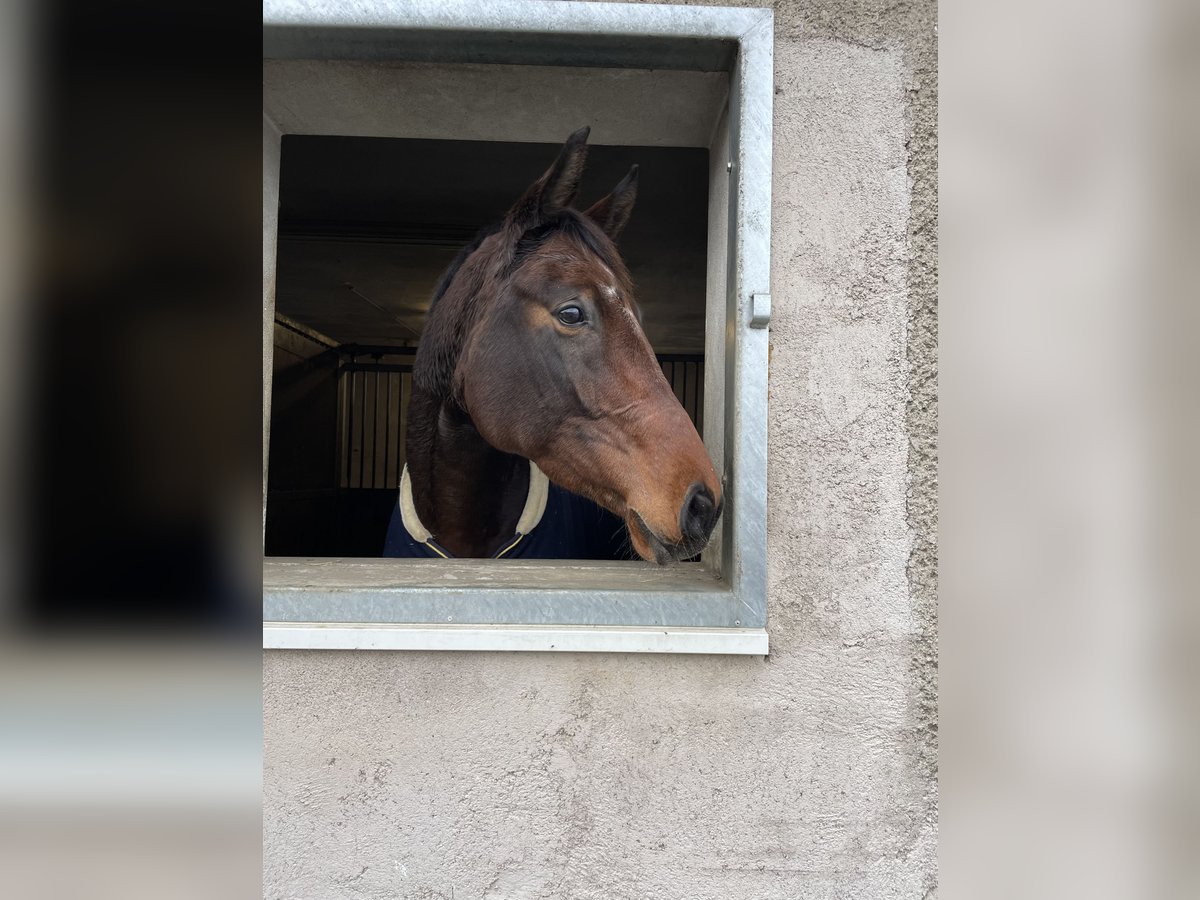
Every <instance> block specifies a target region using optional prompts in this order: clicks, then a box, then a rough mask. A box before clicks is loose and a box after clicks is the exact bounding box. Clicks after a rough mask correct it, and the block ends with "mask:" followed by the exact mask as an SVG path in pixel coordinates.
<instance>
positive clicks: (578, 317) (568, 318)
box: [558, 306, 583, 325]
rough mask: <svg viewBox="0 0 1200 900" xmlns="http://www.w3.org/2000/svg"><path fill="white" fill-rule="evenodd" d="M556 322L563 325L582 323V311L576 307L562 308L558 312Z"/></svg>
mask: <svg viewBox="0 0 1200 900" xmlns="http://www.w3.org/2000/svg"><path fill="white" fill-rule="evenodd" d="M558 321H560V322H562V323H563V324H564V325H579V324H580V323H582V322H583V310H582V309H580V308H579V307H578V306H564V307H563V308H562V309H560V310H559V311H558Z"/></svg>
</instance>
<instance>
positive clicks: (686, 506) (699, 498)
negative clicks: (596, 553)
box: [629, 482, 725, 566]
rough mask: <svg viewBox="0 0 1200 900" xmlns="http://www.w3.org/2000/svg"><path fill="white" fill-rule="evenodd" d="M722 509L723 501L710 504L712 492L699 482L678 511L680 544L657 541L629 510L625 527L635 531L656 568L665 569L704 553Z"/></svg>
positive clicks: (659, 539)
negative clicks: (701, 552)
mask: <svg viewBox="0 0 1200 900" xmlns="http://www.w3.org/2000/svg"><path fill="white" fill-rule="evenodd" d="M724 505H725V502H724V499H723V498H722V500H720V501H718V502H714V501H713V495H712V492H711V491H710V490H709V489H708V488H707V487H705V486H704V485H703V484H701V483H700V482H696V483H695V484H693V485H692V486H691V487H690V488H688V492H687V495H686V496H685V498H684V501H683V505H682V507H681V508H680V510H679V533H680V535H681V540H679V541H678V542H672V541H667V540H664V539H663V538H661V537H659V535H658V534H656V533H655V531H654V529H652V528H651V527H650V526H649V525H648V524H647V523H646V520H645V519H644V518H642V515H641V514H640V513H638V512H637V511H636V510H631V512H632V513H633V516H632V521H630V523H629V527H630V528H636V529H637V530H638V532H639V535H638V536H639V537H640V538H642V540H643V542H644V543H646V544H647V545H649V547H650V550H651V551H652V552H653V554H654V561H655V562H657V563H658V564H659V565H660V566H661V565H666V564H667V563H669V562H673V561H675V560H680V559H690V558H691V557H693V556H695V555H696V554H698V553H699V552H700V551H701V550H703V549H704V547H705V546H706V545H707V544H708V539H709V536H710V535H711V534H712V532H713V528H714V527H716V524H717V520H718V519H719V518H720V517H721V509H722V508H723V507H724Z"/></svg>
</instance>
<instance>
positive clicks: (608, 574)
mask: <svg viewBox="0 0 1200 900" xmlns="http://www.w3.org/2000/svg"><path fill="white" fill-rule="evenodd" d="M772 45H773V14H772V12H771V11H770V10H765V9H732V8H717V7H685V6H645V5H625V4H606V3H576V2H541V0H519V2H514V0H499V2H488V3H477V2H469V3H466V2H464V3H450V2H445V0H441V2H439V0H408V2H404V0H383V2H372V3H370V4H350V3H345V2H344V0H341V2H339V0H266V2H265V3H264V6H263V56H264V61H265V60H365V61H400V60H402V61H410V62H411V61H416V62H423V63H455V64H469V65H477V64H494V65H517V66H584V67H595V68H598V69H654V70H664V69H665V70H680V71H681V72H682V71H701V72H725V73H728V106H727V108H726V110H725V115H724V117H723V120H722V123H721V125H720V127H719V128H718V129H717V130H716V133H715V134H714V136H713V138H712V143H711V145H710V157H711V159H712V166H713V170H714V173H715V174H714V176H713V178H712V181H711V182H710V215H709V227H710V239H709V248H710V257H711V259H710V266H709V290H708V301H707V321H706V345H705V359H706V366H705V369H706V376H705V411H704V420H705V428H704V431H705V433H704V439H705V443H706V444H707V446H708V448H709V450H710V452H711V453H712V454H713V457H714V461H715V462H716V465H717V469H718V471H720V472H721V473H722V475H723V478H724V483H725V491H726V506H725V510H726V511H725V514H724V516H723V517H722V522H721V525H720V527H719V528H718V533H717V534H716V535H715V536H714V540H713V543H712V544H711V545H710V547H709V549H708V550H707V551H706V553H705V555H704V560H703V562H701V563H700V564H694V563H693V564H679V565H677V566H673V567H664V568H660V567H657V566H653V565H651V564H638V563H570V564H562V563H556V562H550V561H489V560H454V561H444V560H437V561H425V560H420V561H418V560H363V559H355V560H345V559H277V558H267V559H264V564H263V609H264V615H263V618H264V623H263V644H264V647H266V648H322V649H423V650H441V649H446V650H450V649H454V650H554V651H620V652H667V653H671V652H676V653H740V654H765V653H766V652H767V646H768V645H767V632H766V624H767V605H766V595H767V584H766V579H767V561H766V437H767V418H766V405H767V330H766V326H767V323H768V321H769V318H770V294H769V280H768V279H769V272H770V206H771V104H772V96H773V87H772V73H773V62H772V50H773V47H772ZM267 92H268V88H267V86H266V85H265V82H264V105H266V103H267ZM397 115H402V111H398V113H397ZM645 115H646V116H647V117H653V116H655V115H657V111H656V110H654V109H647V110H646V111H645ZM280 130H281V129H280V128H279V127H278V126H277V125H276V124H275V123H274V122H273V121H272V120H271V119H269V118H268V117H267V116H266V115H265V114H264V153H263V357H264V363H263V365H264V368H263V380H264V398H263V428H264V456H263V491H264V498H265V496H266V468H267V467H266V462H267V452H268V450H267V440H266V437H267V436H268V435H269V422H270V387H271V352H272V327H273V321H274V295H275V290H274V285H275V239H276V225H277V207H278V186H279V144H280ZM722 170H723V172H724V178H720V177H719V174H720V173H721V171H722ZM264 503H265V501H264ZM264 517H265V505H264Z"/></svg>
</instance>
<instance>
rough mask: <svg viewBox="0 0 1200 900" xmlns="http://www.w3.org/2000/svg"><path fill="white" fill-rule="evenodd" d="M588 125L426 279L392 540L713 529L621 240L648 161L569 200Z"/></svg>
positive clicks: (671, 537) (626, 541)
mask: <svg viewBox="0 0 1200 900" xmlns="http://www.w3.org/2000/svg"><path fill="white" fill-rule="evenodd" d="M589 133H590V128H588V127H584V128H581V129H580V130H578V131H576V132H575V133H574V134H572V135H571V136H570V137H569V138H568V139H567V141H566V143H565V144H564V145H563V147H562V149H561V151H560V152H559V154H558V156H557V157H556V159H555V160H554V162H553V164H552V165H551V166H550V168H549V169H547V170H546V172H545V173H544V174H543V175H542V176H541V177H540V178H538V179H537V180H536V181H534V182H533V184H532V185H531V186H530V187H529V188H528V189H527V190H526V191H525V193H524V194H523V195H522V196H521V198H520V199H519V200H517V202H516V203H515V204H514V205H513V206H512V208H511V209H510V210H509V211H508V213H507V214H506V215H505V216H504V218H503V219H502V220H501V221H500V222H499V223H497V224H495V225H492V226H489V227H487V228H484V229H483V230H482V231H481V232H480V233H479V234H478V236H477V237H476V238H475V239H474V240H473V241H472V242H471V243H470V244H468V245H467V246H466V247H464V248H463V249H462V251H461V252H460V253H459V254H458V256H457V257H456V258H455V259H454V261H453V262H452V263H451V264H450V266H449V268H448V269H447V270H446V272H445V273H444V275H443V276H442V278H441V280H440V282H439V283H438V286H437V287H436V289H435V291H434V294H433V300H432V304H431V307H430V311H429V314H428V317H427V320H426V325H425V329H424V332H423V333H422V335H421V340H420V343H419V345H418V348H417V353H416V357H415V359H414V361H413V372H412V375H413V387H412V392H411V396H410V401H409V412H408V429H407V433H406V435H405V448H406V454H407V463H406V465H405V468H404V471H403V473H402V476H401V484H400V496H399V499H398V502H397V504H396V507H395V509H394V510H393V513H392V519H391V523H390V525H389V528H388V534H387V538H386V541H385V551H384V555H385V556H423V557H472V558H501V557H515V556H524V557H528V558H535V557H541V558H570V559H619V558H626V559H636V558H638V557H640V558H641V559H643V560H647V561H653V562H657V563H659V564H666V563H668V562H671V561H674V560H680V559H687V558H689V557H693V556H695V555H696V554H697V553H699V552H700V551H701V550H702V549H703V548H704V546H705V545H706V544H707V543H708V539H709V536H710V535H711V533H712V531H713V528H714V526H715V525H716V522H717V520H718V518H719V517H720V515H721V510H722V506H723V502H724V501H723V496H722V486H721V481H720V479H719V478H718V476H717V473H716V470H715V469H714V468H713V464H712V461H711V460H710V459H709V456H708V453H707V451H706V450H705V448H704V444H703V442H702V441H701V439H700V435H699V434H697V433H696V428H695V426H694V425H693V424H692V421H691V419H690V418H689V417H688V415H687V413H686V412H685V411H684V409H683V406H682V405H681V404H680V402H679V400H678V399H677V398H676V396H675V393H674V391H673V390H672V388H671V385H670V384H669V382H668V381H667V379H666V377H665V376H664V374H663V372H662V369H661V368H660V367H659V364H658V361H657V359H656V358H655V355H654V351H653V350H652V349H651V346H650V342H649V341H648V340H647V339H646V335H645V333H644V332H643V330H642V314H641V309H640V307H639V306H638V303H637V301H636V300H635V298H634V291H633V284H632V281H631V279H630V275H629V272H628V271H627V269H626V267H625V264H624V263H623V262H622V259H621V256H620V254H619V253H618V252H617V249H616V245H615V241H616V240H617V238H618V236H619V235H620V233H621V231H622V229H623V228H624V227H625V225H626V223H627V222H628V221H629V217H630V214H631V213H632V211H633V206H634V201H635V199H636V197H637V189H638V167H637V166H636V165H635V166H633V168H632V169H630V171H629V173H628V174H627V175H626V176H625V177H624V178H622V179H621V181H620V182H619V183H618V184H617V185H616V187H614V188H613V190H612V192H611V193H610V194H609V195H608V196H606V197H604V198H603V199H601V200H599V201H598V202H596V203H595V204H594V205H592V206H590V207H589V208H587V209H586V210H585V211H582V212H581V211H579V210H577V209H575V208H574V207H573V205H572V204H573V202H574V201H575V198H576V195H577V193H578V190H579V182H580V179H581V178H582V175H583V171H584V164H585V161H586V157H587V138H588V135H589ZM631 550H632V553H630V551H631ZM633 554H636V556H634V555H633Z"/></svg>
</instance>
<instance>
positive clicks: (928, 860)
mask: <svg viewBox="0 0 1200 900" xmlns="http://www.w3.org/2000/svg"><path fill="white" fill-rule="evenodd" d="M726 5H727V4H726ZM747 5H760V4H747ZM776 9H777V13H776V56H775V65H776V93H775V123H774V124H775V151H774V158H775V184H774V208H773V241H772V253H773V271H772V280H773V285H772V290H773V297H774V319H773V321H772V325H771V346H772V361H771V373H770V439H769V447H768V455H769V522H768V553H769V559H770V574H769V583H770V624H769V629H770V632H771V642H772V648H773V649H772V654H771V657H770V658H769V659H766V660H763V659H756V658H711V657H669V656H614V655H565V654H563V655H560V654H525V655H522V654H495V653H492V654H436V653H378V652H372V653H347V652H336V653H320V652H294V651H291V652H272V653H268V654H266V656H265V659H264V695H265V696H264V700H265V710H264V712H265V726H264V729H265V773H264V787H265V800H264V802H265V807H264V810H265V811H264V827H265V847H264V850H265V867H266V868H265V880H264V896H266V897H270V898H314V900H315V898H341V897H379V898H383V897H412V898H456V900H463V898H477V897H478V898H488V900H499V898H542V897H545V898H551V897H570V898H583V897H595V898H614V897H622V898H623V897H629V898H714V900H715V898H721V900H725V898H743V897H745V898H750V897H755V898H757V897H763V898H775V897H780V898H782V897H846V898H855V900H858V898H873V897H904V898H922V897H926V896H933V895H934V894H936V888H935V885H936V859H935V841H936V771H935V764H934V759H935V741H936V724H935V723H936V719H935V716H936V711H935V702H936V659H935V654H936V621H935V615H936V611H935V606H934V590H935V586H936V585H935V577H936V575H935V560H936V530H935V529H936V485H935V478H936V469H935V455H934V448H935V440H936V407H935V395H936V369H935V366H936V330H935V321H936V319H935V316H936V275H935V273H936V255H935V254H936V209H937V206H936V193H935V192H936V124H935V122H936V43H935V42H936V37H935V33H934V24H933V20H934V17H935V7H934V5H933V4H932V3H930V2H918V3H915V4H901V5H890V4H888V3H879V4H878V5H875V4H871V3H864V4H852V3H849V2H845V0H842V2H824V3H822V2H817V3H806V4H803V5H801V4H794V3H778V4H776Z"/></svg>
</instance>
